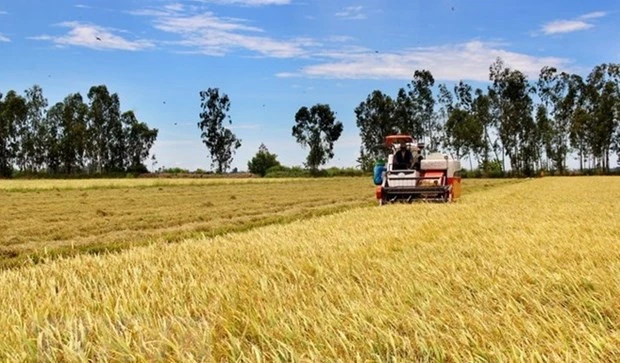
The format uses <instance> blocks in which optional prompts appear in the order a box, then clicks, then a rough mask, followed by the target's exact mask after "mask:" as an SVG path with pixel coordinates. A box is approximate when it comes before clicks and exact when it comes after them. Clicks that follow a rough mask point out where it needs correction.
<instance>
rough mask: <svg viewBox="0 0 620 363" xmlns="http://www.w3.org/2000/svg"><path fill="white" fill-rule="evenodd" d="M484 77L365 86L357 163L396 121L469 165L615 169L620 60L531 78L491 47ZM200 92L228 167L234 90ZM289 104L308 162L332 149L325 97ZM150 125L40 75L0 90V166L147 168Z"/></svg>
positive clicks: (369, 159)
mask: <svg viewBox="0 0 620 363" xmlns="http://www.w3.org/2000/svg"><path fill="white" fill-rule="evenodd" d="M489 81H490V82H489V85H488V86H486V88H485V89H482V88H476V89H474V88H473V87H472V86H471V85H470V84H468V83H466V82H463V81H459V82H458V83H456V84H455V85H454V86H453V87H451V88H449V87H448V86H447V85H446V84H437V85H436V84H435V79H434V77H433V75H432V73H431V72H430V71H428V70H415V71H414V73H413V77H412V80H411V81H410V82H409V83H408V84H406V86H405V87H401V88H399V89H398V90H397V92H396V95H395V96H390V95H389V94H386V93H384V92H383V91H381V90H374V91H372V92H371V93H370V94H369V95H368V96H367V97H366V99H365V100H363V101H362V102H361V103H359V105H357V106H356V107H355V109H354V110H353V111H354V114H355V118H356V125H357V127H358V129H359V135H360V137H361V146H360V155H359V158H358V159H357V162H358V166H360V167H361V169H362V170H365V171H370V170H372V168H373V166H374V164H375V162H376V160H377V159H379V158H385V157H386V156H387V152H388V150H386V148H385V146H384V138H385V136H387V135H390V134H398V133H402V134H408V135H412V136H413V137H414V138H415V139H417V140H427V141H428V143H427V150H429V151H447V152H450V153H452V154H453V155H455V156H456V157H457V158H458V159H460V160H462V159H464V158H465V157H467V158H468V159H469V160H470V169H471V168H472V164H471V163H472V160H475V161H476V163H477V165H478V167H479V169H480V170H481V171H483V172H485V173H489V172H492V171H499V172H501V173H504V172H506V170H507V166H508V167H509V168H510V170H511V173H512V174H513V175H524V176H530V175H534V174H536V173H537V172H538V171H540V170H553V171H557V172H559V173H564V172H565V171H566V170H567V160H568V158H569V156H570V155H571V154H572V153H576V154H577V156H578V160H579V165H580V169H581V170H583V169H584V168H585V167H591V166H594V167H596V168H600V169H602V170H605V171H609V170H610V168H611V165H610V154H611V153H614V152H615V153H618V154H620V64H613V63H604V64H600V65H597V66H595V67H594V68H593V69H592V71H591V72H590V73H589V74H588V75H587V76H586V77H585V78H584V77H582V76H580V75H578V74H573V73H568V72H564V71H559V70H558V69H556V68H554V67H543V68H542V69H541V70H540V73H539V75H538V79H537V80H534V81H532V80H529V79H528V77H527V75H526V74H524V73H523V72H521V71H519V70H517V69H511V68H509V67H507V66H506V65H505V64H504V62H503V60H502V59H501V58H497V59H496V60H495V61H494V62H493V63H492V64H491V65H490V67H489ZM435 87H436V89H437V90H438V91H437V92H435V91H434V90H435ZM199 95H200V100H201V102H200V107H201V112H200V114H199V122H198V123H197V126H198V128H199V130H200V132H201V133H200V137H201V139H202V142H203V143H204V144H205V146H206V147H207V150H208V153H209V156H210V159H211V165H212V167H215V170H216V172H217V173H223V172H226V171H227V170H228V169H229V168H230V165H231V163H232V160H233V158H234V154H235V152H236V150H237V149H238V148H240V147H241V144H242V140H241V139H239V138H238V137H237V136H236V135H235V134H234V133H233V132H232V131H231V129H230V128H228V127H227V124H228V125H230V124H232V120H231V119H230V116H229V115H228V112H229V111H230V106H231V101H230V98H229V97H228V95H226V94H225V93H223V92H221V91H220V90H219V89H218V88H208V89H207V90H205V91H201V92H200V93H199ZM292 116H293V117H292V118H294V120H293V126H292V128H291V136H292V137H293V138H294V139H295V140H296V142H298V143H299V144H300V145H301V146H302V147H303V148H305V149H306V150H307V151H308V154H307V157H306V162H305V166H306V167H307V168H308V169H309V170H310V171H313V172H316V171H318V169H319V168H320V167H321V166H322V165H325V164H326V163H328V162H329V161H330V160H331V159H332V158H333V157H334V144H335V143H336V142H337V141H338V139H339V138H340V136H341V135H342V132H343V124H342V122H340V121H338V120H337V119H336V116H335V113H334V112H333V111H332V110H331V108H330V106H329V104H324V103H319V104H315V105H313V106H310V107H308V106H302V107H300V108H299V110H298V111H297V112H296V113H295V115H292ZM157 135H158V130H157V129H151V128H149V127H148V125H147V124H145V123H143V122H140V121H138V120H137V118H136V115H135V114H134V113H133V112H132V111H125V112H122V111H121V108H120V100H119V97H118V95H117V94H116V93H114V94H110V93H109V91H108V90H107V88H106V86H105V85H99V86H93V87H91V88H90V90H89V92H88V94H87V100H84V98H83V97H82V96H81V95H80V94H79V93H74V94H70V95H68V96H67V97H66V98H65V99H64V100H63V101H62V102H58V103H56V104H54V105H53V106H51V107H49V108H48V101H47V99H45V97H44V96H43V91H42V89H41V88H40V87H39V86H36V85H35V86H33V87H32V88H30V89H28V90H26V91H25V96H21V95H19V94H17V93H16V92H15V91H9V92H8V93H7V94H6V95H2V94H1V93H0V176H10V175H12V173H13V170H14V169H15V168H17V170H19V171H21V172H24V173H40V172H46V173H50V174H81V173H86V174H91V173H115V172H147V168H146V166H145V165H144V161H145V160H146V159H147V158H148V157H149V154H150V149H151V148H152V146H153V144H154V142H155V141H156V139H157ZM257 165H259V166H260V167H258V166H257ZM274 166H279V163H278V162H277V155H275V154H271V153H270V152H269V150H268V149H267V147H266V146H265V145H264V144H262V145H261V147H260V148H259V150H258V153H257V154H256V156H255V157H254V158H253V159H251V160H250V161H248V167H249V169H250V171H251V172H256V173H257V174H261V175H264V174H265V172H266V170H267V169H268V168H269V167H274ZM253 170H254V171H253Z"/></svg>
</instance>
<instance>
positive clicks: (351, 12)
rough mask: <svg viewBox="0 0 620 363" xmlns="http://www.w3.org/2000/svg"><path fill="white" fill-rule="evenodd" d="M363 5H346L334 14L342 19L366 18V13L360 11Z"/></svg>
mask: <svg viewBox="0 0 620 363" xmlns="http://www.w3.org/2000/svg"><path fill="white" fill-rule="evenodd" d="M362 10H364V7H363V6H360V5H358V6H347V7H346V8H344V9H343V10H342V11H339V12H337V13H336V14H335V15H336V16H337V17H340V18H344V19H351V20H362V19H366V14H364V13H363V12H362Z"/></svg>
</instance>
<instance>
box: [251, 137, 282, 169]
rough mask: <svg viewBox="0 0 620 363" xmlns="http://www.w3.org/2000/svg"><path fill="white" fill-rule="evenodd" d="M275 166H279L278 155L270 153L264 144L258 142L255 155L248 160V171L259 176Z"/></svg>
mask: <svg viewBox="0 0 620 363" xmlns="http://www.w3.org/2000/svg"><path fill="white" fill-rule="evenodd" d="M277 166H280V162H279V161H278V156H277V155H276V154H272V153H270V152H269V149H267V146H265V144H260V146H259V147H258V152H257V153H256V155H254V157H253V158H252V159H251V160H250V161H248V171H249V172H250V173H252V174H256V175H260V176H265V174H267V170H269V169H270V168H273V167H277Z"/></svg>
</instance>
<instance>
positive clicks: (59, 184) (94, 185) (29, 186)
mask: <svg viewBox="0 0 620 363" xmlns="http://www.w3.org/2000/svg"><path fill="white" fill-rule="evenodd" d="M367 179H368V178H367ZM294 180H296V181H303V182H308V181H317V179H311V178H304V179H292V178H273V179H272V178H204V179H198V178H177V179H167V178H143V179H135V178H127V179H118V178H117V179H31V180H28V179H4V180H3V179H0V191H1V190H5V191H12V192H20V191H21V192H28V191H41V190H56V191H60V190H68V189H69V190H70V189H111V188H138V187H143V188H148V187H161V186H188V185H190V186H205V185H222V184H224V185H230V184H242V185H243V184H274V183H276V184H277V183H289V182H291V181H294Z"/></svg>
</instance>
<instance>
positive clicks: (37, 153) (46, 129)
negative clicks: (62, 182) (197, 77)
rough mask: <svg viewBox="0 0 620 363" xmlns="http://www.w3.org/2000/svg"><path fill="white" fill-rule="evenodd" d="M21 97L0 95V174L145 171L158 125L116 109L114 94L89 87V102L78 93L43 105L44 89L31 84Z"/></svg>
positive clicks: (117, 103) (103, 87)
mask: <svg viewBox="0 0 620 363" xmlns="http://www.w3.org/2000/svg"><path fill="white" fill-rule="evenodd" d="M25 93H26V96H25V97H22V96H19V95H17V94H16V93H15V91H9V92H8V93H7V95H6V97H4V99H3V98H2V97H0V175H1V176H4V177H10V176H11V175H12V173H13V170H14V169H15V168H17V170H19V171H21V172H27V173H43V172H45V173H49V174H75V173H82V172H89V171H93V170H95V171H99V172H123V171H146V167H145V166H144V164H143V162H144V161H145V160H146V159H147V158H148V155H149V153H150V149H151V147H152V146H153V144H154V142H155V139H156V138H157V130H156V129H150V128H149V127H148V126H147V125H146V124H145V123H142V122H139V121H138V120H136V118H135V115H134V114H133V112H131V111H129V112H126V113H124V114H121V111H120V100H119V97H118V95H117V94H110V93H109V92H108V90H107V88H106V86H105V85H99V86H94V87H91V88H90V90H89V93H88V98H89V101H90V102H89V104H88V105H87V104H85V103H84V101H83V98H82V96H81V95H80V94H79V93H76V94H70V95H69V96H67V97H66V98H65V99H64V100H63V102H58V103H55V104H53V105H52V106H51V107H49V109H48V108H47V106H48V104H47V100H46V99H45V97H43V90H42V89H41V88H40V87H39V86H36V85H35V86H33V87H32V88H30V89H28V90H26V92H25Z"/></svg>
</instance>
